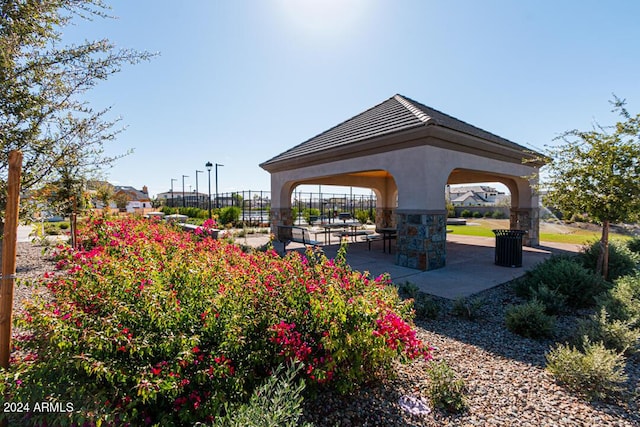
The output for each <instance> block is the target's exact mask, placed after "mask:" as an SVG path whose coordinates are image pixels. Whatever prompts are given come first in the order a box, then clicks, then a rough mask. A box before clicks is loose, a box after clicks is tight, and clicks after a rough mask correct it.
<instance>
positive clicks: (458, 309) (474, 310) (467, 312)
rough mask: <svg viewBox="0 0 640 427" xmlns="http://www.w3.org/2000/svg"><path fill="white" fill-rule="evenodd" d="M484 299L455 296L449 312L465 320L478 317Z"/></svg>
mask: <svg viewBox="0 0 640 427" xmlns="http://www.w3.org/2000/svg"><path fill="white" fill-rule="evenodd" d="M484 304H485V301H484V300H483V299H482V298H456V300H455V301H454V302H453V306H452V307H451V314H452V315H454V316H456V317H462V318H463V319H467V320H475V319H477V318H478V317H480V315H481V312H482V308H483V306H484Z"/></svg>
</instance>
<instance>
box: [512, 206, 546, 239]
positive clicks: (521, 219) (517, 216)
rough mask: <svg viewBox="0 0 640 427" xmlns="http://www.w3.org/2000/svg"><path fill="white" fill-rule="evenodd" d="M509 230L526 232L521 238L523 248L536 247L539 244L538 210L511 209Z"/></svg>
mask: <svg viewBox="0 0 640 427" xmlns="http://www.w3.org/2000/svg"><path fill="white" fill-rule="evenodd" d="M509 228H510V229H512V230H524V231H526V232H527V234H525V235H524V236H523V238H522V244H523V245H524V246H538V245H539V244H540V209H538V208H525V209H511V215H510V217H509Z"/></svg>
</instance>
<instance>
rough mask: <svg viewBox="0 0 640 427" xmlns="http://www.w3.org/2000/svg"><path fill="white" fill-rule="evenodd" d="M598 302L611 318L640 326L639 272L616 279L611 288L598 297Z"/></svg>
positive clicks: (635, 326)
mask: <svg viewBox="0 0 640 427" xmlns="http://www.w3.org/2000/svg"><path fill="white" fill-rule="evenodd" d="M598 304H599V305H600V306H602V307H604V308H605V309H606V310H607V313H608V314H609V316H610V317H611V318H612V319H615V320H622V321H625V322H629V324H630V325H631V327H633V328H640V273H639V274H635V275H633V276H625V277H621V278H619V279H618V280H616V282H615V284H614V286H613V288H611V289H609V290H608V291H607V292H606V293H605V294H603V295H601V296H600V297H598Z"/></svg>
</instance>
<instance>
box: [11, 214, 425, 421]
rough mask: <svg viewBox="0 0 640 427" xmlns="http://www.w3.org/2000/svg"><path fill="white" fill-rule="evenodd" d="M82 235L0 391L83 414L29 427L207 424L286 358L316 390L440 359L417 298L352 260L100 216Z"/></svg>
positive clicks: (25, 326) (344, 388)
mask: <svg viewBox="0 0 640 427" xmlns="http://www.w3.org/2000/svg"><path fill="white" fill-rule="evenodd" d="M78 240H79V248H78V249H77V250H73V249H71V248H68V247H62V248H60V249H59V252H58V254H57V259H58V265H57V268H58V269H59V270H60V271H61V273H55V274H47V275H46V277H45V279H44V283H43V284H44V285H46V286H47V287H48V289H49V290H50V293H51V296H52V298H48V299H44V298H36V299H34V300H33V301H30V302H28V303H26V305H25V311H24V312H23V313H22V314H21V315H20V316H17V317H16V319H17V325H18V327H19V328H20V329H21V330H24V331H28V334H25V335H24V336H22V337H19V338H17V339H16V340H15V345H16V348H19V350H20V351H19V352H18V353H14V354H15V355H16V357H15V360H14V361H13V363H12V364H11V367H10V369H9V370H4V371H1V372H0V394H1V395H3V396H4V397H6V398H8V399H9V400H10V401H14V402H45V401H56V402H73V404H74V407H77V408H82V411H75V412H70V413H61V414H56V415H55V417H57V418H55V419H52V418H51V417H53V416H54V415H52V414H45V413H35V414H32V415H33V418H31V419H29V425H40V424H43V421H44V420H45V417H46V420H47V424H48V425H74V424H76V425H84V423H85V422H86V423H87V425H95V424H100V423H101V424H103V425H107V424H112V425H125V424H130V425H144V424H145V423H147V422H148V423H150V424H157V425H193V424H194V423H197V422H207V423H210V422H211V421H212V420H213V419H214V418H218V417H225V416H226V411H227V409H225V408H228V405H233V403H243V402H247V401H248V399H249V398H250V396H251V395H252V394H253V392H254V391H255V390H256V388H257V387H260V385H261V384H263V383H264V381H265V380H266V379H267V378H268V377H269V376H270V373H271V372H274V371H275V370H276V368H277V366H278V365H280V364H283V363H284V364H287V363H302V364H304V370H303V371H301V372H300V373H299V376H300V378H301V379H303V380H304V381H305V383H306V384H307V387H309V388H310V389H317V388H324V387H327V388H331V389H334V390H337V391H338V392H348V391H350V390H352V389H353V388H355V387H357V386H358V385H359V384H362V383H363V382H364V381H369V380H371V378H373V377H375V376H376V375H379V374H383V373H384V372H388V371H389V370H390V369H391V368H392V366H393V363H395V361H396V360H398V359H399V360H409V359H415V358H419V357H424V358H429V349H428V346H426V345H425V344H423V343H422V342H421V341H420V340H418V339H417V337H416V332H415V330H414V329H413V327H412V319H411V316H412V311H413V310H412V305H411V303H410V302H408V301H402V300H400V298H399V297H398V293H397V290H396V289H395V288H394V287H392V286H389V280H388V277H387V276H380V277H376V278H372V277H370V276H368V274H364V273H360V272H357V271H352V270H351V269H350V268H349V267H348V266H347V265H346V264H344V263H342V262H340V261H338V260H340V259H343V258H344V256H343V255H344V254H343V255H342V256H340V257H336V260H329V259H327V258H326V257H324V256H323V255H322V254H321V253H316V252H312V251H309V252H307V254H306V255H303V254H299V253H297V252H290V253H288V254H287V255H286V256H285V257H280V256H279V255H278V254H277V253H275V252H274V251H273V250H268V251H266V252H252V253H250V254H246V253H243V252H242V251H241V249H240V248H239V247H237V246H235V245H229V244H226V243H225V242H223V241H220V240H213V239H210V238H205V237H203V236H201V235H197V234H191V233H183V232H180V231H178V230H177V229H176V228H174V227H172V226H170V225H167V224H165V223H163V222H159V221H151V222H150V221H145V220H142V219H137V218H118V219H116V220H107V219H104V218H101V219H95V220H91V221H89V223H88V224H87V226H86V227H85V228H83V229H82V230H81V233H80V236H79V239H78ZM70 385H71V386H70ZM1 415H5V414H1ZM11 417H12V418H11V419H10V422H9V424H10V425H24V421H25V420H24V419H21V418H20V417H21V415H20V414H13V415H11Z"/></svg>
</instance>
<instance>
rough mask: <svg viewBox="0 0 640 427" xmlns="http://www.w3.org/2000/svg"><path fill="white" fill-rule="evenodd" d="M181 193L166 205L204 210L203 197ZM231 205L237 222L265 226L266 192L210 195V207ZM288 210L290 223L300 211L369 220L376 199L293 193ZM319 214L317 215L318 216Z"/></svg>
mask: <svg viewBox="0 0 640 427" xmlns="http://www.w3.org/2000/svg"><path fill="white" fill-rule="evenodd" d="M181 196H182V194H180V193H177V192H176V193H175V197H174V198H171V199H167V200H166V205H167V206H172V207H183V206H184V207H196V208H200V209H208V208H209V202H208V200H207V195H196V194H189V193H187V194H185V198H184V201H183V199H182V197H181ZM229 206H235V207H238V208H240V210H241V213H240V220H241V221H243V222H245V223H247V224H250V225H268V224H269V220H270V209H271V192H270V191H253V190H247V191H234V192H225V193H218V194H217V195H214V194H212V195H211V208H212V209H216V208H225V207H229ZM291 207H292V209H293V210H294V214H295V215H296V216H297V218H295V219H294V221H296V220H297V221H301V218H302V216H303V212H306V211H307V210H311V209H314V210H316V211H315V212H314V215H313V216H319V219H324V220H326V221H328V222H332V221H333V220H334V219H336V218H338V217H339V216H340V214H343V215H344V214H349V215H350V216H351V217H355V216H356V212H357V211H366V212H367V213H368V214H369V217H370V218H373V217H374V215H375V209H376V198H375V196H374V195H373V193H372V194H370V195H366V194H345V193H325V192H322V193H320V192H307V191H305V192H298V191H296V192H294V193H293V194H292V195H291ZM318 214H319V215H318Z"/></svg>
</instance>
